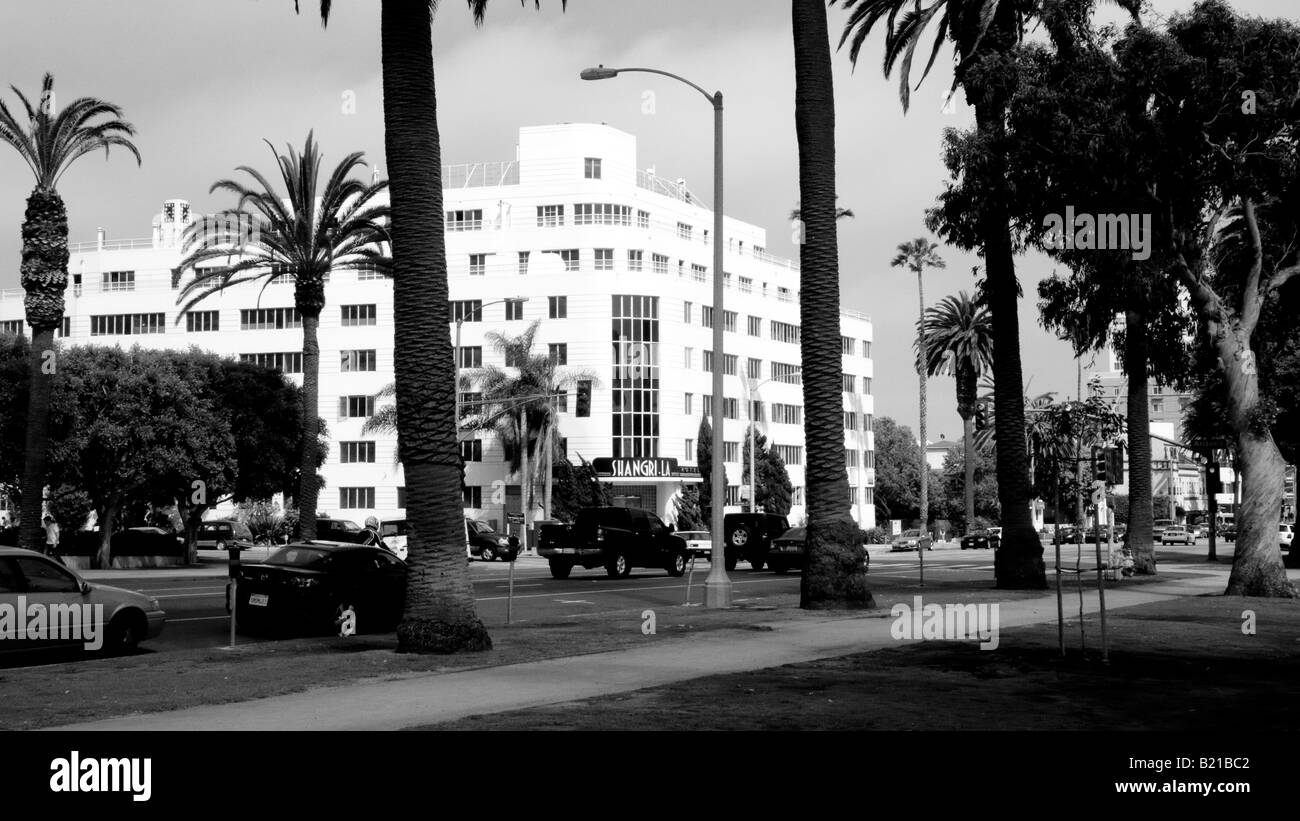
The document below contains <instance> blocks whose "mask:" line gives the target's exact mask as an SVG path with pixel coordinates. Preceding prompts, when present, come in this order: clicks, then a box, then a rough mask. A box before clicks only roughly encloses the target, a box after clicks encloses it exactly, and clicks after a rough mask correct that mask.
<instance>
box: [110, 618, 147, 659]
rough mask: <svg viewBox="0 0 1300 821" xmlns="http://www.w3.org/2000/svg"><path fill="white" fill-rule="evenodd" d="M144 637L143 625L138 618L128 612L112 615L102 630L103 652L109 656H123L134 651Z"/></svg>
mask: <svg viewBox="0 0 1300 821" xmlns="http://www.w3.org/2000/svg"><path fill="white" fill-rule="evenodd" d="M143 638H144V626H143V625H141V624H140V619H139V618H137V617H135V616H132V615H130V614H126V613H123V614H120V615H118V616H115V617H113V620H112V621H110V622H109V623H108V629H107V630H105V631H104V653H105V654H106V655H110V656H123V655H127V654H129V653H134V652H135V651H136V649H137V648H138V647H139V646H140V641H141V639H143Z"/></svg>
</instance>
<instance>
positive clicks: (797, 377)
mask: <svg viewBox="0 0 1300 821" xmlns="http://www.w3.org/2000/svg"><path fill="white" fill-rule="evenodd" d="M772 381H773V382H784V383H786V384H787V385H802V384H803V374H802V372H801V371H800V368H799V366H798V365H789V364H787V363H785V362H773V363H772Z"/></svg>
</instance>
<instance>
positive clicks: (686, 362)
mask: <svg viewBox="0 0 1300 821" xmlns="http://www.w3.org/2000/svg"><path fill="white" fill-rule="evenodd" d="M682 350H683V352H684V353H685V356H683V357H682V367H683V368H687V369H690V368H694V367H695V362H694V361H693V360H694V359H695V349H694V348H689V347H688V348H683V349H682Z"/></svg>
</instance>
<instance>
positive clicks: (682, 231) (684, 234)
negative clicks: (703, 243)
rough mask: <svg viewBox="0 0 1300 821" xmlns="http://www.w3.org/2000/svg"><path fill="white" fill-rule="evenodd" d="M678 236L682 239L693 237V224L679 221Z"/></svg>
mask: <svg viewBox="0 0 1300 821" xmlns="http://www.w3.org/2000/svg"><path fill="white" fill-rule="evenodd" d="M677 236H678V237H679V238H681V239H690V238H691V226H689V225H687V224H686V223H684V222H679V223H677Z"/></svg>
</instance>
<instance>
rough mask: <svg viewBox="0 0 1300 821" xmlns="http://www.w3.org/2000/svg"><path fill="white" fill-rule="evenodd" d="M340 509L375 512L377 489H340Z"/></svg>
mask: <svg viewBox="0 0 1300 821" xmlns="http://www.w3.org/2000/svg"><path fill="white" fill-rule="evenodd" d="M339 508H340V509H342V510H374V509H375V489H374V488H373V487H341V488H339Z"/></svg>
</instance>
